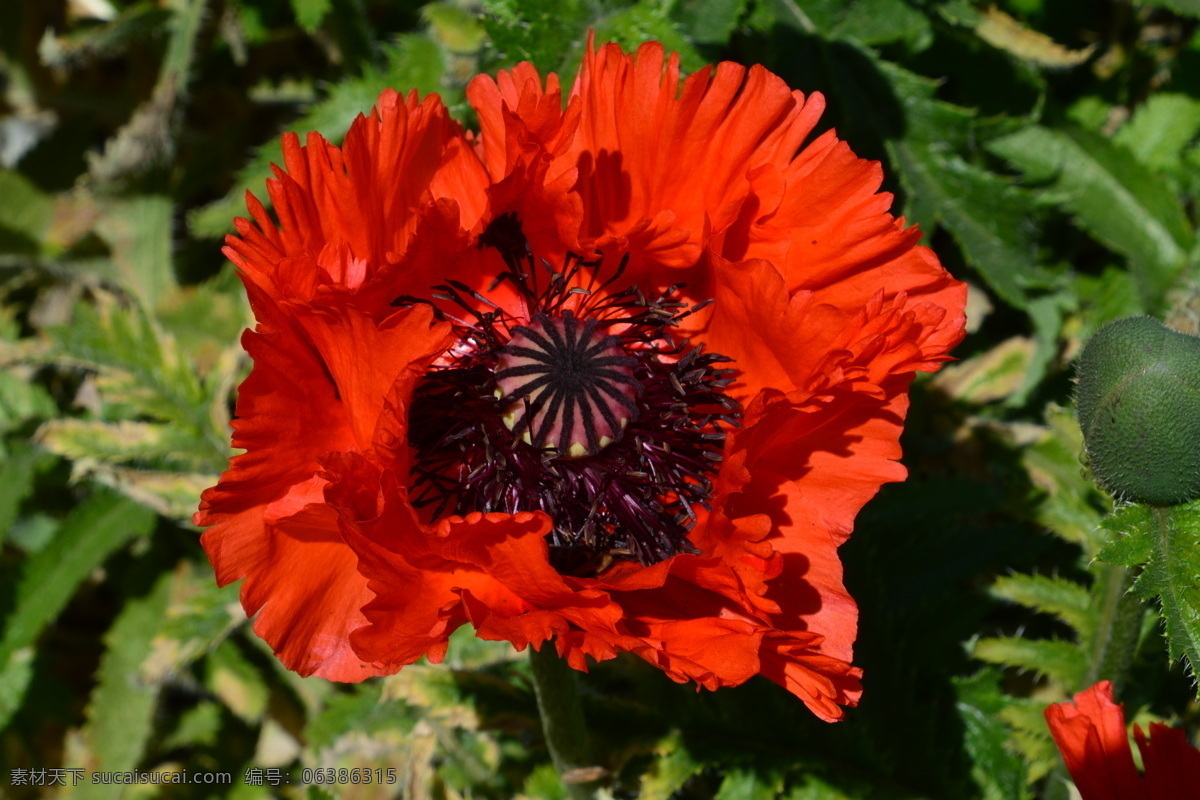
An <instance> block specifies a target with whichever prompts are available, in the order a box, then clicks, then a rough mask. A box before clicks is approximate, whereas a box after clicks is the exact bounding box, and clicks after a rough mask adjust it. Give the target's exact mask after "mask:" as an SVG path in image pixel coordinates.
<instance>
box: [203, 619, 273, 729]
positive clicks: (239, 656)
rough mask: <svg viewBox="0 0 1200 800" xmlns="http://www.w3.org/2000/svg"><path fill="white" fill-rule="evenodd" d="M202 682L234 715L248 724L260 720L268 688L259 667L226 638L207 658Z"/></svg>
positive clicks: (264, 707)
mask: <svg viewBox="0 0 1200 800" xmlns="http://www.w3.org/2000/svg"><path fill="white" fill-rule="evenodd" d="M206 663H207V668H208V669H207V674H206V676H205V685H206V686H207V687H208V690H209V691H211V692H212V693H213V694H214V695H216V696H217V697H219V698H220V699H221V702H222V703H224V704H225V706H226V707H227V708H228V709H229V710H230V711H232V712H233V713H234V714H236V715H238V716H239V717H241V718H242V719H243V720H245V721H246V722H248V723H250V724H255V723H258V722H259V721H261V720H262V717H263V713H264V712H266V710H267V697H268V689H267V684H266V682H265V681H264V680H263V676H262V674H261V673H260V672H259V670H258V669H257V668H256V667H255V666H254V665H253V664H252V663H251V662H250V661H249V659H247V658H246V656H245V655H244V654H243V653H242V652H241V650H239V649H238V647H237V644H236V642H235V641H234V640H232V639H227V640H225V641H224V642H222V643H221V645H220V646H219V647H218V648H217V649H216V650H215V651H213V653H212V654H211V655H210V656H209V657H208V659H207V661H206Z"/></svg>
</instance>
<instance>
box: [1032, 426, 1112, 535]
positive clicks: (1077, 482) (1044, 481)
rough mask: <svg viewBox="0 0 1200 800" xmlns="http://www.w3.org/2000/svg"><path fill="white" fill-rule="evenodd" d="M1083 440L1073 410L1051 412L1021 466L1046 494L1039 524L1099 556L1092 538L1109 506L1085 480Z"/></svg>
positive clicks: (1038, 507) (1038, 510)
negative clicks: (1094, 551) (1095, 552)
mask: <svg viewBox="0 0 1200 800" xmlns="http://www.w3.org/2000/svg"><path fill="white" fill-rule="evenodd" d="M1082 453H1083V434H1082V432H1081V431H1080V430H1079V424H1078V423H1077V422H1076V421H1075V414H1074V412H1073V411H1072V410H1071V409H1069V408H1061V407H1058V406H1050V407H1049V408H1048V409H1047V411H1046V432H1045V433H1044V434H1043V435H1042V436H1041V437H1040V438H1039V439H1038V440H1037V441H1036V442H1034V443H1032V444H1031V445H1028V446H1026V447H1025V448H1024V449H1023V451H1022V454H1021V464H1022V466H1024V467H1025V470H1026V471H1027V472H1028V473H1029V479H1030V480H1031V481H1032V482H1033V484H1034V486H1036V487H1037V488H1038V489H1040V490H1042V492H1044V494H1043V495H1042V496H1041V498H1040V502H1038V503H1037V505H1036V510H1035V517H1036V519H1037V521H1038V522H1040V523H1041V524H1043V525H1045V526H1046V527H1047V528H1049V529H1050V530H1052V531H1054V533H1056V534H1057V535H1058V536H1060V537H1062V538H1063V539H1066V540H1067V541H1069V542H1074V543H1076V544H1079V545H1081V546H1083V547H1084V549H1085V551H1086V552H1088V553H1091V552H1092V551H1093V550H1095V544H1094V532H1095V531H1096V528H1097V526H1099V525H1100V521H1101V520H1102V519H1103V517H1104V513H1105V511H1106V510H1107V505H1106V504H1107V503H1108V502H1109V501H1108V500H1107V498H1106V496H1105V495H1103V494H1101V493H1100V491H1099V490H1097V489H1096V486H1095V484H1093V483H1092V482H1090V481H1088V480H1086V479H1085V478H1084V477H1083V475H1082V474H1081V469H1080V466H1081V465H1080V456H1081V454H1082Z"/></svg>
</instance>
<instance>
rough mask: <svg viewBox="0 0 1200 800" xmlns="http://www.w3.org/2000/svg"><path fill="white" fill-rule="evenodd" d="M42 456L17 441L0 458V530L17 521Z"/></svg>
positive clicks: (6, 533) (5, 529)
mask: <svg viewBox="0 0 1200 800" xmlns="http://www.w3.org/2000/svg"><path fill="white" fill-rule="evenodd" d="M42 458H43V456H42V455H41V454H40V453H38V451H37V450H36V449H34V448H33V447H31V446H30V445H28V444H25V443H23V442H18V443H17V444H16V445H14V446H13V447H12V449H11V450H10V451H9V452H8V453H7V454H6V456H5V457H4V458H3V460H0V531H4V532H5V534H4V535H5V538H8V531H9V529H10V528H11V527H12V525H13V523H14V522H16V521H17V514H18V513H19V512H20V509H21V501H23V500H24V499H25V498H26V497H27V496H28V495H29V493H30V492H31V491H32V490H33V477H34V468H35V467H36V465H37V463H38V461H39V460H41V459H42Z"/></svg>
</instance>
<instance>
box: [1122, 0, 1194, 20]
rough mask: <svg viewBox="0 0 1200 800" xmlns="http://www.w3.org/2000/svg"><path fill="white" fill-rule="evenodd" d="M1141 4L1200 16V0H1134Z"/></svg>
mask: <svg viewBox="0 0 1200 800" xmlns="http://www.w3.org/2000/svg"><path fill="white" fill-rule="evenodd" d="M1134 3H1136V4H1137V5H1139V6H1150V7H1151V8H1153V7H1155V6H1157V7H1159V8H1168V9H1170V10H1171V11H1174V12H1175V13H1176V14H1183V15H1184V16H1187V17H1200V0H1134Z"/></svg>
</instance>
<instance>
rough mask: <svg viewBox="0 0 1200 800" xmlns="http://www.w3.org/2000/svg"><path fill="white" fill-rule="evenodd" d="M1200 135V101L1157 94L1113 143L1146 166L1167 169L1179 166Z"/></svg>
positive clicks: (1178, 95)
mask: <svg viewBox="0 0 1200 800" xmlns="http://www.w3.org/2000/svg"><path fill="white" fill-rule="evenodd" d="M1197 133H1200V100H1197V99H1196V98H1194V97H1189V96H1188V95H1186V94H1177V93H1167V94H1155V95H1151V96H1150V97H1149V98H1147V100H1146V102H1145V103H1144V104H1143V105H1141V106H1138V108H1137V110H1136V111H1134V113H1133V116H1132V117H1130V119H1129V121H1128V122H1126V123H1125V124H1124V125H1122V126H1121V129H1120V130H1119V131H1117V134H1116V135H1115V136H1114V137H1113V142H1114V143H1115V144H1118V145H1120V146H1121V147H1125V148H1127V149H1128V150H1129V152H1131V153H1133V155H1134V156H1135V157H1136V158H1137V159H1138V160H1139V161H1141V162H1142V163H1143V164H1145V165H1146V166H1148V167H1150V168H1151V169H1154V170H1159V171H1162V170H1165V169H1168V168H1171V167H1173V166H1175V165H1177V164H1178V163H1179V160H1180V158H1181V157H1182V155H1183V151H1184V149H1185V148H1186V147H1187V146H1188V145H1189V144H1191V142H1192V140H1194V139H1195V138H1196V134H1197Z"/></svg>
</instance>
